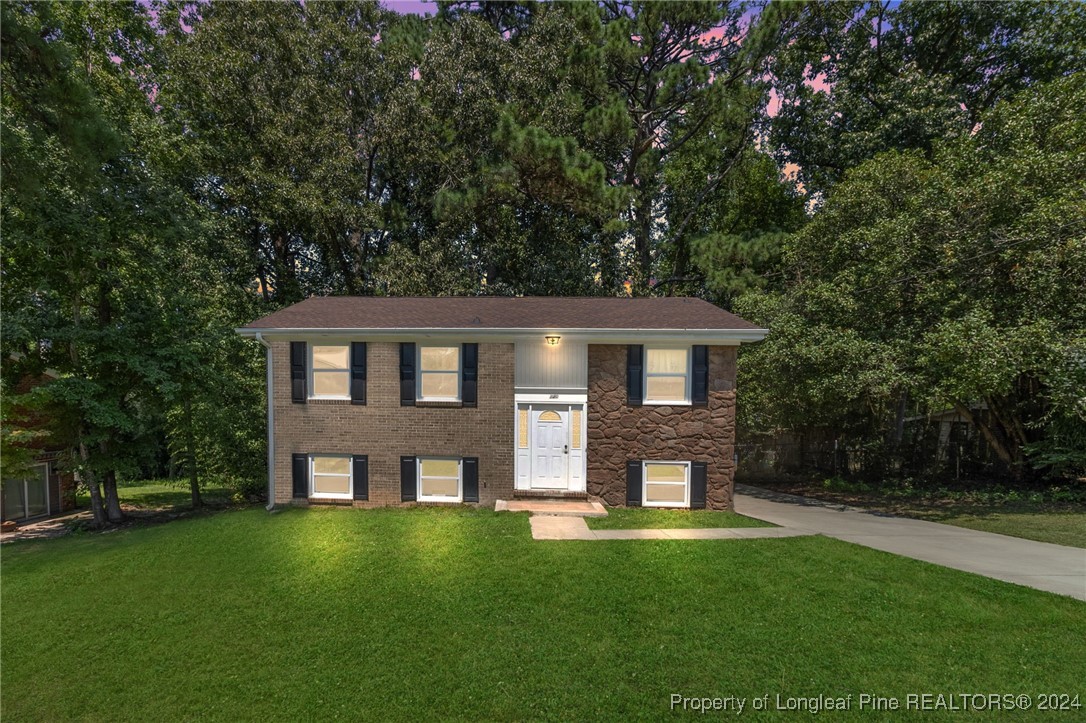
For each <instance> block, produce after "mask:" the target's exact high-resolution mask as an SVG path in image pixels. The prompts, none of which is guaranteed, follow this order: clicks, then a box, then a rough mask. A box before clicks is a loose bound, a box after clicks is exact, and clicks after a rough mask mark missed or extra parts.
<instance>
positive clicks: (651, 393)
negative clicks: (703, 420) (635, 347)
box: [645, 349, 690, 404]
mask: <svg viewBox="0 0 1086 723" xmlns="http://www.w3.org/2000/svg"><path fill="white" fill-rule="evenodd" d="M645 403H646V404H689V403H690V350H689V349H646V350H645Z"/></svg>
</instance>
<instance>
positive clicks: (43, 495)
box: [0, 370, 76, 529]
mask: <svg viewBox="0 0 1086 723" xmlns="http://www.w3.org/2000/svg"><path fill="white" fill-rule="evenodd" d="M55 376H56V375H55V373H54V372H52V371H51V370H46V372H45V373H44V374H42V375H38V376H34V375H27V376H24V377H22V378H21V379H19V381H18V383H16V384H14V385H13V386H14V388H13V389H12V395H13V396H16V397H17V396H19V395H23V394H27V393H28V392H30V391H31V390H33V389H34V388H35V387H39V386H41V385H43V384H47V383H48V382H49V380H50V379H52V378H54V377H55ZM8 414H9V415H10V418H9V420H8V421H9V422H10V423H11V424H12V426H13V427H14V428H16V429H17V430H19V431H20V432H23V433H24V434H23V436H24V437H27V441H26V442H24V443H22V444H20V445H19V446H20V447H22V448H23V449H25V450H26V453H28V454H29V455H30V456H31V461H30V464H29V465H22V464H20V465H19V473H17V474H9V473H8V469H10V467H11V465H10V464H8V463H5V468H6V469H5V474H4V477H3V479H2V480H0V521H2V522H4V523H11V522H16V523H22V522H25V521H28V520H34V519H36V518H40V517H47V516H50V515H58V514H62V513H64V512H68V511H70V510H73V509H75V489H76V480H75V477H74V476H73V475H72V474H71V473H70V472H65V471H61V469H60V461H61V457H62V455H63V454H64V451H65V450H64V447H63V445H61V444H59V441H60V440H58V438H57V435H56V434H55V433H54V432H55V430H53V429H52V426H53V425H52V423H51V419H50V418H49V416H48V415H46V414H44V413H42V412H36V411H31V410H27V409H23V408H21V407H19V406H16V407H14V408H12V409H10V410H9V411H8ZM27 467H28V468H27ZM5 529H6V526H5Z"/></svg>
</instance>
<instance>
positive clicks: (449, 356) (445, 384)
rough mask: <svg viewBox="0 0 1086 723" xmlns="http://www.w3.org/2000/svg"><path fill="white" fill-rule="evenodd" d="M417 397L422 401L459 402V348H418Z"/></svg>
mask: <svg viewBox="0 0 1086 723" xmlns="http://www.w3.org/2000/svg"><path fill="white" fill-rule="evenodd" d="M418 395H419V396H418V398H419V399H420V400H423V401H442V402H455V401H459V400H460V347H458V346H419V389H418Z"/></svg>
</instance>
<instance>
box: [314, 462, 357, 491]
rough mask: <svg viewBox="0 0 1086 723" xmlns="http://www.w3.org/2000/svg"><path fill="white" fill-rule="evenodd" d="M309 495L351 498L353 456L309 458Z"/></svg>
mask: <svg viewBox="0 0 1086 723" xmlns="http://www.w3.org/2000/svg"><path fill="white" fill-rule="evenodd" d="M309 469H310V474H309V496H310V497H324V498H326V499H332V500H349V499H351V497H352V492H353V489H354V480H353V479H351V458H350V457H332V456H324V455H321V456H317V455H314V456H312V457H310V458H309Z"/></svg>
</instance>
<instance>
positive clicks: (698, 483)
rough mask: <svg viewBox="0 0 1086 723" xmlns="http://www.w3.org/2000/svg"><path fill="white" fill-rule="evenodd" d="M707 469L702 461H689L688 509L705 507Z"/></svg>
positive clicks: (702, 508)
mask: <svg viewBox="0 0 1086 723" xmlns="http://www.w3.org/2000/svg"><path fill="white" fill-rule="evenodd" d="M706 472H707V469H706V465H705V463H704V462H691V463H690V509H692V510H704V509H705V488H706V482H707V474H706Z"/></svg>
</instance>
